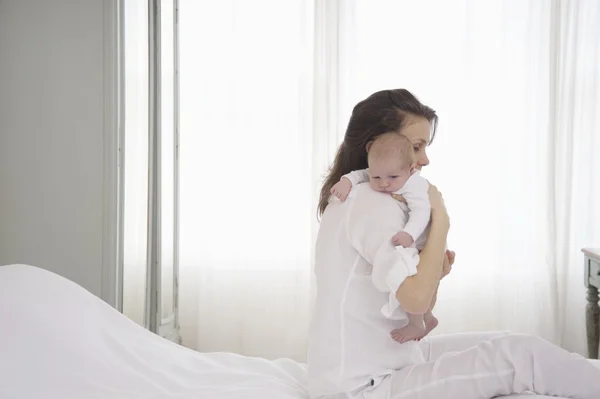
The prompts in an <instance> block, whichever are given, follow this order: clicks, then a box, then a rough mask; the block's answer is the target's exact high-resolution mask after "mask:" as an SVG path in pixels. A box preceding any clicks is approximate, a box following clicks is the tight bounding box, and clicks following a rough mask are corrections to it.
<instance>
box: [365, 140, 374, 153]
mask: <svg viewBox="0 0 600 399" xmlns="http://www.w3.org/2000/svg"><path fill="white" fill-rule="evenodd" d="M372 145H373V140H371V141H369V142H368V143H367V146H366V147H365V149H366V150H367V153H369V150H370V149H371V146H372Z"/></svg>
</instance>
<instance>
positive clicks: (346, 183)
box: [330, 169, 369, 201]
mask: <svg viewBox="0 0 600 399" xmlns="http://www.w3.org/2000/svg"><path fill="white" fill-rule="evenodd" d="M367 181H369V172H368V170H367V169H361V170H354V171H352V172H350V173H348V174H347V175H344V176H342V178H341V179H340V181H339V182H337V183H335V184H334V186H333V187H331V191H330V192H331V194H333V195H335V196H336V197H338V198H339V199H340V201H345V200H346V197H347V196H348V194H349V193H350V190H351V189H352V186H356V185H357V184H360V183H364V182H367Z"/></svg>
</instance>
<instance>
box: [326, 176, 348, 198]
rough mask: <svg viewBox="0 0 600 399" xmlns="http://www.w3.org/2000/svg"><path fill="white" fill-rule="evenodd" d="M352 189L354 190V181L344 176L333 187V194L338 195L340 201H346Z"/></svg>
mask: <svg viewBox="0 0 600 399" xmlns="http://www.w3.org/2000/svg"><path fill="white" fill-rule="evenodd" d="M350 190H352V183H351V182H350V180H348V179H347V178H345V177H342V178H341V179H340V181H339V182H337V183H335V185H334V186H333V187H331V194H333V195H335V196H336V197H338V198H339V199H340V201H344V200H345V199H346V197H347V196H348V193H350Z"/></svg>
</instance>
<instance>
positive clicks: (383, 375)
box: [308, 89, 600, 399]
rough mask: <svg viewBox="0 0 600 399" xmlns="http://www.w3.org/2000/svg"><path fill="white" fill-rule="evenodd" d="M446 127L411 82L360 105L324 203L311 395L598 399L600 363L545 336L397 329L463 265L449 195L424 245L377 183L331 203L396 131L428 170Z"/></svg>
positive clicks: (434, 210) (435, 211) (437, 203)
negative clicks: (400, 338) (397, 242)
mask: <svg viewBox="0 0 600 399" xmlns="http://www.w3.org/2000/svg"><path fill="white" fill-rule="evenodd" d="M436 124H437V116H436V114H435V112H434V111H433V110H432V109H431V108H429V107H427V106H425V105H423V104H421V103H420V102H419V101H418V100H417V99H416V98H415V97H414V96H413V95H412V94H411V93H409V92H408V91H406V90H402V89H398V90H385V91H380V92H377V93H374V94H373V95H371V96H369V97H368V98H367V99H365V100H363V101H361V102H360V103H359V104H357V105H356V106H355V108H354V110H353V112H352V116H351V118H350V122H349V124H348V128H347V130H346V134H345V137H344V142H343V143H342V145H341V146H340V148H339V151H338V153H337V155H336V158H335V161H334V164H333V166H332V168H331V170H330V173H329V176H328V178H327V179H326V181H325V183H324V185H323V188H322V190H321V199H320V203H319V211H320V213H321V214H322V220H321V224H320V228H319V234H318V238H317V245H316V264H315V274H316V278H317V287H318V290H317V298H316V302H315V309H314V313H313V320H312V325H311V331H310V345H309V353H308V371H309V390H310V393H311V397H313V398H355V397H359V398H391V399H397V398H423V399H443V398H448V399H459V398H460V399H486V398H492V397H495V396H498V395H509V394H512V393H520V392H525V391H533V392H535V393H539V394H547V395H559V396H564V397H572V398H582V399H584V398H585V399H587V398H589V399H592V398H599V397H600V371H599V370H597V369H596V368H595V367H594V366H593V365H591V364H590V363H589V362H588V361H587V360H585V359H584V358H582V357H581V356H578V355H574V354H570V353H568V352H566V351H564V350H563V349H561V348H559V347H557V346H554V345H552V344H550V343H549V342H546V341H544V340H542V339H540V338H538V337H534V336H525V335H513V334H506V333H487V334H457V335H450V336H439V337H432V338H426V339H424V340H422V341H421V342H415V341H412V342H406V343H403V344H399V343H397V342H395V341H394V340H393V339H392V338H391V337H390V331H391V330H393V329H394V328H398V327H399V326H400V327H401V326H402V325H403V324H406V313H405V312H408V313H424V312H426V311H427V309H428V308H429V306H430V304H431V302H432V300H434V298H435V296H436V287H437V286H438V283H439V281H440V279H441V278H443V277H444V276H445V275H446V274H447V273H448V272H449V271H450V268H451V265H452V263H453V261H454V254H453V253H452V252H450V251H448V252H445V244H446V238H447V235H448V230H449V227H450V223H449V217H448V213H447V212H446V208H445V206H444V201H443V199H442V196H441V194H440V193H439V192H438V190H437V189H436V188H435V186H433V185H431V187H430V190H429V196H430V201H431V226H430V231H429V235H428V240H427V244H426V245H425V247H424V248H423V250H422V251H421V253H417V251H416V250H415V249H411V248H402V247H394V246H393V245H392V243H391V237H392V236H393V235H394V234H395V233H396V232H398V231H401V230H402V228H403V227H404V224H405V223H406V215H405V212H403V211H402V209H401V206H400V203H399V202H398V201H397V200H396V199H393V198H391V197H390V196H388V195H386V194H383V193H378V192H375V191H373V190H371V189H370V188H369V187H368V184H362V185H357V186H356V187H354V188H353V189H352V192H351V195H350V196H349V197H348V198H347V199H346V200H345V201H344V202H340V201H338V200H337V199H335V198H334V199H332V200H329V198H330V194H329V192H330V189H331V187H332V186H333V185H334V184H335V183H336V182H337V181H338V180H339V179H340V178H341V176H342V175H344V174H346V173H348V172H350V171H352V170H357V169H364V168H366V167H367V150H366V148H367V144H368V143H369V142H371V141H374V140H377V137H378V136H380V135H382V134H384V133H387V132H397V133H398V134H402V135H404V136H405V137H407V138H408V139H409V140H410V141H411V142H412V143H413V144H414V150H415V153H416V155H417V159H418V167H419V169H420V168H421V167H423V166H426V165H427V164H429V160H428V158H427V155H426V152H425V150H426V147H427V145H428V144H429V143H430V141H431V139H432V138H433V135H434V134H435V129H436ZM417 271H418V273H417ZM396 300H397V301H396ZM398 302H399V303H400V306H401V309H400V310H399V311H397V312H395V313H394V315H398V314H399V315H400V316H399V317H397V318H396V319H394V320H390V319H387V318H386V317H385V316H384V315H383V313H382V311H381V310H382V307H385V306H393V305H392V304H394V303H396V304H397V303H398Z"/></svg>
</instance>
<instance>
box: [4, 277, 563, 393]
mask: <svg viewBox="0 0 600 399" xmlns="http://www.w3.org/2000/svg"><path fill="white" fill-rule="evenodd" d="M305 387H306V370H305V366H304V365H303V364H299V363H297V362H294V361H292V360H289V359H280V360H276V361H268V360H264V359H259V358H250V357H244V356H239V355H235V354H231V353H211V354H203V353H198V352H195V351H192V350H190V349H187V348H184V347H182V346H179V345H176V344H173V343H171V342H169V341H167V340H164V339H162V338H160V337H158V336H156V335H154V334H152V333H150V332H148V331H147V330H145V329H144V328H142V327H140V326H138V325H137V324H135V323H134V322H132V321H130V320H129V319H128V318H126V317H124V316H123V315H121V314H120V313H119V312H117V311H115V310H114V309H113V308H111V307H110V306H108V305H107V304H105V303H104V302H103V301H101V300H100V299H98V298H97V297H95V296H93V295H92V294H90V293H88V292H87V291H86V290H84V289H83V288H81V287H80V286H78V285H76V284H74V283H72V282H70V281H68V280H66V279H64V278H62V277H60V276H58V275H56V274H53V273H50V272H47V271H44V270H42V269H39V268H36V267H32V266H27V265H10V266H3V267H0V398H11V399H12V398H27V399H37V398H56V399H58V398H60V399H76V398H77V399H84V398H111V399H113V398H114V399H118V398H144V399H155V398H156V399H158V398H161V399H163V398H164V399H168V398H177V399H188V398H189V399H192V398H194V399H196V398H211V399H234V398H235V399H242V398H244V399H245V398H247V399H267V398H268V399H305V398H308V395H307V393H306V388H305ZM510 398H511V399H517V398H521V399H532V398H536V399H541V398H547V397H545V396H539V395H513V396H511V397H510ZM453 399H460V398H453ZM553 399H556V398H553Z"/></svg>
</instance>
